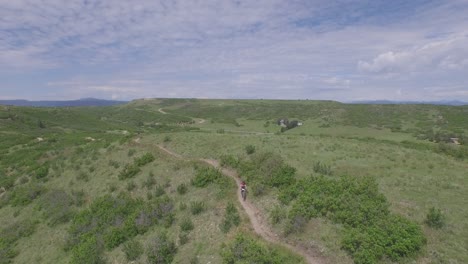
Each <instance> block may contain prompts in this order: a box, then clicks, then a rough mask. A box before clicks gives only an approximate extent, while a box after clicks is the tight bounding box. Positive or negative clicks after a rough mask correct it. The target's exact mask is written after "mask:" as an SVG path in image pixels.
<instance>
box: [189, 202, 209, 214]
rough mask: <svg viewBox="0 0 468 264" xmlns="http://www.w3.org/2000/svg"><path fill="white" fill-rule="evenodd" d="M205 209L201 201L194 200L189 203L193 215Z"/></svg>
mask: <svg viewBox="0 0 468 264" xmlns="http://www.w3.org/2000/svg"><path fill="white" fill-rule="evenodd" d="M205 210H206V205H205V203H204V202H203V201H194V202H191V203H190V212H192V214H193V215H198V214H201V213H203V212H204V211H205Z"/></svg>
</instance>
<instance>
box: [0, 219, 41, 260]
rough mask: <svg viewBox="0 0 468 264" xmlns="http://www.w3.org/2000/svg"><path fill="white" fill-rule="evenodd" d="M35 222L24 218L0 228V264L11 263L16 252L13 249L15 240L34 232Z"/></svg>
mask: <svg viewBox="0 0 468 264" xmlns="http://www.w3.org/2000/svg"><path fill="white" fill-rule="evenodd" d="M35 226H36V223H35V222H32V221H29V220H26V221H22V222H15V223H13V224H10V225H9V226H5V227H4V228H2V229H1V230H0V264H7V263H11V262H12V260H13V258H14V257H15V256H16V255H17V254H18V252H17V251H16V250H15V244H16V241H18V240H19V239H20V238H23V237H28V236H30V235H32V234H33V233H34V230H35Z"/></svg>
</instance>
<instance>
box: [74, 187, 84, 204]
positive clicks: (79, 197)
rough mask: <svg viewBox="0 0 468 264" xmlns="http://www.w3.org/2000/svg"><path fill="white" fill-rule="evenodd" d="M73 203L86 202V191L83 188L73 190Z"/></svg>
mask: <svg viewBox="0 0 468 264" xmlns="http://www.w3.org/2000/svg"><path fill="white" fill-rule="evenodd" d="M72 197H73V203H74V204H75V205H76V206H82V205H83V204H84V202H85V192H84V191H83V190H80V191H72Z"/></svg>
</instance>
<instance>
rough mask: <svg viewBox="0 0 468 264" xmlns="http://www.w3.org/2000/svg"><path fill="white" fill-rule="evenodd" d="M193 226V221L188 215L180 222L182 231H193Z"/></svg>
mask: <svg viewBox="0 0 468 264" xmlns="http://www.w3.org/2000/svg"><path fill="white" fill-rule="evenodd" d="M193 228H194V225H193V222H192V220H191V219H190V218H188V217H186V218H184V219H182V221H181V222H180V230H182V231H185V232H186V231H191V230H193Z"/></svg>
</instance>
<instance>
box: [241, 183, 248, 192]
mask: <svg viewBox="0 0 468 264" xmlns="http://www.w3.org/2000/svg"><path fill="white" fill-rule="evenodd" d="M240 187H241V191H242V190H245V189H247V186H246V185H245V181H242V182H241V186H240Z"/></svg>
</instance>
